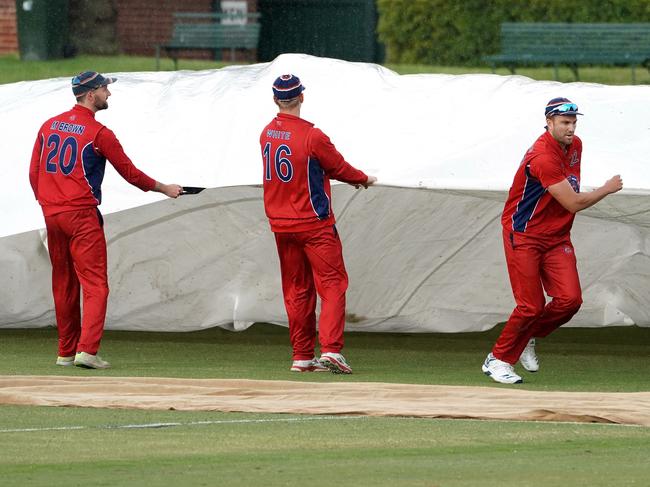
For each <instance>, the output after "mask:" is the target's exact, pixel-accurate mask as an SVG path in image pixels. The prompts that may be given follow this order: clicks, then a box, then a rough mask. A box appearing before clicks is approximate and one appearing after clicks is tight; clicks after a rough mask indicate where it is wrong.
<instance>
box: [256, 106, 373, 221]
mask: <svg viewBox="0 0 650 487" xmlns="http://www.w3.org/2000/svg"><path fill="white" fill-rule="evenodd" d="M260 146H261V149H262V161H263V178H264V209H265V211H266V215H267V217H268V218H269V222H270V224H271V230H272V231H274V232H303V231H307V230H312V229H316V228H320V227H324V226H326V225H333V224H334V223H335V218H334V213H333V212H332V202H331V201H332V198H331V189H330V178H331V179H336V180H338V181H341V182H344V183H350V184H363V183H365V182H366V181H367V180H368V176H367V175H366V174H364V173H363V172H362V171H359V170H358V169H355V168H354V167H352V166H351V165H350V164H349V163H347V162H346V161H345V159H344V158H343V156H342V155H341V154H340V153H339V152H338V151H337V150H336V147H334V144H332V142H331V141H330V139H329V137H328V136H327V135H325V134H324V133H323V132H322V131H321V130H320V129H317V128H316V127H314V124H312V123H310V122H307V121H306V120H303V119H301V118H299V117H296V116H293V115H289V114H286V113H279V114H278V115H277V116H276V117H275V118H274V119H273V121H272V122H271V123H269V124H268V125H267V126H266V127H265V128H264V130H262V134H261V135H260Z"/></svg>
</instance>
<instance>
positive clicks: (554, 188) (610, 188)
mask: <svg viewBox="0 0 650 487" xmlns="http://www.w3.org/2000/svg"><path fill="white" fill-rule="evenodd" d="M622 188H623V180H622V179H621V176H620V175H618V174H617V175H616V176H614V177H612V178H611V179H609V180H608V181H607V182H606V183H605V184H603V185H602V186H601V187H600V188H596V189H594V190H593V191H590V192H588V193H576V192H575V191H574V190H573V188H572V187H571V184H570V183H569V181H567V180H566V179H565V180H564V181H560V182H559V183H557V184H552V185H550V186H549V187H548V192H549V193H551V196H553V198H555V199H556V200H557V201H558V203H560V204H561V205H562V206H563V207H564V208H566V209H567V210H568V211H570V212H571V213H577V212H579V211H581V210H584V209H585V208H589V207H590V206H593V205H595V204H596V203H598V202H599V201H600V200H602V199H603V198H604V197H605V196H607V195H608V194H612V193H616V192H617V191H620V190H621V189H622Z"/></svg>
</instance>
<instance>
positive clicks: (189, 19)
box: [156, 12, 260, 69]
mask: <svg viewBox="0 0 650 487" xmlns="http://www.w3.org/2000/svg"><path fill="white" fill-rule="evenodd" d="M259 17H260V14H259V13H249V14H242V15H237V14H234V15H233V14H224V13H185V12H178V13H175V14H174V29H173V32H172V38H171V40H170V41H169V42H167V43H166V44H159V45H157V46H156V69H160V52H161V51H162V50H164V51H166V52H167V53H168V54H169V56H170V57H171V58H172V59H173V60H174V69H178V54H179V52H180V51H185V50H188V49H212V50H217V49H230V56H231V60H233V61H234V59H235V49H257V43H258V41H259V36H260V23H259Z"/></svg>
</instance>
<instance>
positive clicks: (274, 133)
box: [266, 129, 291, 140]
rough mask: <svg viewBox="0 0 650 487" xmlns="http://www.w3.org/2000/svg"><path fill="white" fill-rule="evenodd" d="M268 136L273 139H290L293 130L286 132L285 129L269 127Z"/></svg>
mask: <svg viewBox="0 0 650 487" xmlns="http://www.w3.org/2000/svg"><path fill="white" fill-rule="evenodd" d="M266 136H267V137H270V138H271V139H280V140H289V139H291V132H285V131H284V130H273V129H267V131H266Z"/></svg>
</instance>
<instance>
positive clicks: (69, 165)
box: [45, 134, 77, 176]
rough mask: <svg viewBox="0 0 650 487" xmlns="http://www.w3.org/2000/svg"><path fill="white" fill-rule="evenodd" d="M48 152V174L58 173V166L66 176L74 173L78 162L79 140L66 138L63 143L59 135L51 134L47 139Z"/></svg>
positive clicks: (46, 165)
mask: <svg viewBox="0 0 650 487" xmlns="http://www.w3.org/2000/svg"><path fill="white" fill-rule="evenodd" d="M47 150H48V153H47V159H46V160H45V170H46V171H47V172H51V173H56V166H57V164H58V165H59V168H60V169H61V172H62V173H63V174H64V175H65V176H67V175H68V174H70V173H71V172H72V170H73V169H74V166H75V164H76V162H77V139H75V138H74V137H66V138H65V139H64V140H63V143H61V136H60V135H59V134H50V136H49V137H48V138H47Z"/></svg>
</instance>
